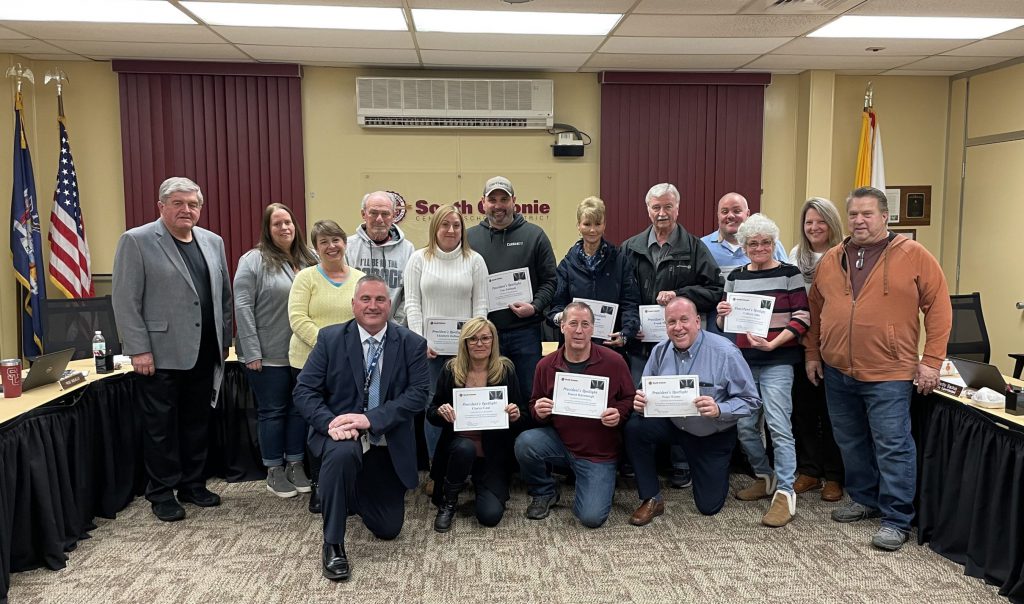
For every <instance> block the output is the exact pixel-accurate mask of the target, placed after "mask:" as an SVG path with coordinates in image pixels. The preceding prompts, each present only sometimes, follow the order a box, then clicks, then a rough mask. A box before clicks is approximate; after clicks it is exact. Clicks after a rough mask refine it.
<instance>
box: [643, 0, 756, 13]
mask: <svg viewBox="0 0 1024 604" xmlns="http://www.w3.org/2000/svg"><path fill="white" fill-rule="evenodd" d="M749 3H750V0H689V1H688V2H680V1H679V0H641V2H640V4H638V5H637V7H636V8H635V9H633V14H652V13H653V14H663V15H735V14H736V13H738V12H740V9H742V8H743V6H744V5H746V4H749Z"/></svg>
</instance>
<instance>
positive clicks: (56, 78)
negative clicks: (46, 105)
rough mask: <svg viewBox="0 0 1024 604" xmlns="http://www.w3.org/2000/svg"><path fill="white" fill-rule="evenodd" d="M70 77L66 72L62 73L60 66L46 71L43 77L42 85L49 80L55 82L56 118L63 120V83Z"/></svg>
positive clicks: (68, 80)
mask: <svg viewBox="0 0 1024 604" xmlns="http://www.w3.org/2000/svg"><path fill="white" fill-rule="evenodd" d="M70 81H71V79H70V78H69V77H68V74H66V73H64V71H63V70H61V68H60V67H57V68H56V69H54V70H53V71H47V72H46V75H45V76H44V77H43V85H44V86H45V85H47V84H49V83H50V82H56V83H57V119H59V120H60V121H62V122H63V121H64V94H63V92H64V83H65V82H70Z"/></svg>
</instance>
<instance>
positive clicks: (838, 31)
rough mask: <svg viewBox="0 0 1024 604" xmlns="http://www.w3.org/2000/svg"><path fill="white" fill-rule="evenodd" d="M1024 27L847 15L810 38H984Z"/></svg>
mask: <svg viewBox="0 0 1024 604" xmlns="http://www.w3.org/2000/svg"><path fill="white" fill-rule="evenodd" d="M1022 26H1024V19H988V18H984V19H983V18H973V17H971V18H968V17H861V16H843V17H839V18H838V19H836V20H835V21H833V22H831V23H828V24H827V25H825V26H823V27H821V28H819V29H817V30H815V31H813V32H811V33H809V34H807V37H808V38H921V39H925V38H927V39H946V40H980V39H981V38H987V37H989V36H994V35H996V34H1000V33H1003V32H1004V31H1009V30H1011V29H1015V28H1017V27H1022Z"/></svg>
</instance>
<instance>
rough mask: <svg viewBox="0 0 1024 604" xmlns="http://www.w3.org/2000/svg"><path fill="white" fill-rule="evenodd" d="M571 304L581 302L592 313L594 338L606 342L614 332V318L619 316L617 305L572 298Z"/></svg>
mask: <svg viewBox="0 0 1024 604" xmlns="http://www.w3.org/2000/svg"><path fill="white" fill-rule="evenodd" d="M572 301H573V302H582V303H584V304H586V305H587V306H589V307H590V310H592V311H593V312H594V337H595V338H597V339H599V340H607V339H608V338H609V337H611V335H612V333H613V332H614V331H615V317H617V316H618V314H619V305H618V304H614V303H612V302H602V301H601V300H588V299H587V298H573V299H572Z"/></svg>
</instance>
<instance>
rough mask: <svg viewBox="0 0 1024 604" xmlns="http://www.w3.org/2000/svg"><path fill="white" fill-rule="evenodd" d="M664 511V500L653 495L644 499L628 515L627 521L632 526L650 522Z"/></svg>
mask: <svg viewBox="0 0 1024 604" xmlns="http://www.w3.org/2000/svg"><path fill="white" fill-rule="evenodd" d="M664 513H665V502H664V501H658V500H657V499H655V498H654V497H651V498H650V499H648V500H646V501H644V502H643V503H641V504H640V507H638V508H637V509H636V511H635V512H633V515H632V516H630V517H629V523H630V524H632V525H633V526H643V525H645V524H648V523H650V521H651V520H654V519H655V518H656V517H658V516H661V515H662V514H664Z"/></svg>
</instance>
